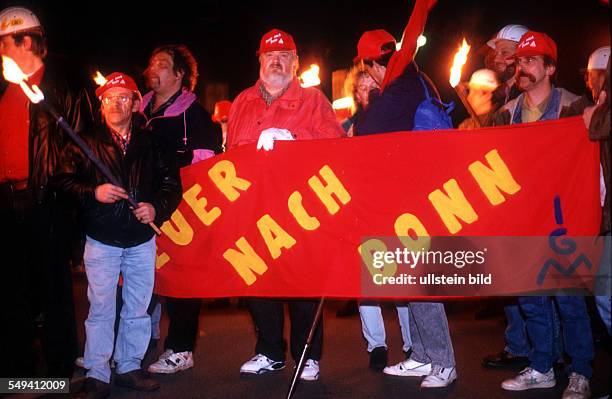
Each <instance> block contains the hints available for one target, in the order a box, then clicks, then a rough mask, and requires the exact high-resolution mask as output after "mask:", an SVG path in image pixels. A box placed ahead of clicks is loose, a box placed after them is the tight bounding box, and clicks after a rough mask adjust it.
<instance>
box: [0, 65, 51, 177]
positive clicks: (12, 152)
mask: <svg viewBox="0 0 612 399" xmlns="http://www.w3.org/2000/svg"><path fill="white" fill-rule="evenodd" d="M44 69H45V68H44V67H42V68H40V69H39V70H38V71H36V72H35V73H34V75H32V76H30V78H29V79H28V80H29V81H30V82H31V83H32V84H36V85H39V84H40V81H41V79H42V76H43V72H44ZM29 104H30V100H28V97H27V96H26V95H25V94H24V93H23V91H22V90H21V87H19V86H18V85H15V84H9V85H8V87H7V88H6V90H5V91H4V94H3V95H2V98H1V99H0V182H2V181H7V180H25V179H27V178H28V173H29V172H28V159H29V158H28V156H29V155H28V146H29V144H28V138H29V129H30V111H29Z"/></svg>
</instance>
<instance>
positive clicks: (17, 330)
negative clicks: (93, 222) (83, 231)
mask: <svg viewBox="0 0 612 399" xmlns="http://www.w3.org/2000/svg"><path fill="white" fill-rule="evenodd" d="M0 221H2V224H3V230H4V231H5V232H6V233H8V234H5V235H4V236H5V239H3V240H0V242H1V243H2V244H0V250H1V251H2V252H1V253H2V269H3V275H2V278H1V279H0V280H1V281H2V286H1V287H0V290H1V292H2V293H3V294H2V297H1V298H0V309H2V311H0V326H2V328H1V329H0V331H1V332H0V334H1V339H0V349H1V354H2V357H3V358H4V359H5V361H4V362H1V363H0V364H1V365H0V375H1V376H3V377H30V376H32V377H34V376H41V375H44V376H48V377H71V376H72V372H73V368H74V359H75V358H76V356H77V335H76V321H75V315H74V302H73V296H72V276H71V273H70V265H69V258H70V253H69V249H70V244H71V243H70V238H69V237H72V236H73V233H72V231H73V230H72V229H74V228H75V223H74V219H73V218H72V217H71V214H70V211H69V210H68V208H67V207H65V206H61V204H59V203H58V202H56V201H55V199H54V198H50V199H48V200H47V201H45V202H43V203H39V202H37V201H35V200H34V199H33V198H32V195H31V193H30V191H29V190H15V189H14V188H13V187H11V186H10V185H7V184H0ZM38 315H42V319H43V329H42V331H41V338H42V357H43V367H42V369H39V368H37V363H38V352H37V350H36V348H35V338H36V336H37V334H36V327H35V318H36V317H37V316H38Z"/></svg>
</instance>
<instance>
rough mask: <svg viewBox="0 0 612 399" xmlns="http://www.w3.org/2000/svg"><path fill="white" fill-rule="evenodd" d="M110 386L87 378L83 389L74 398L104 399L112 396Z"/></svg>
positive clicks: (82, 386)
mask: <svg viewBox="0 0 612 399" xmlns="http://www.w3.org/2000/svg"><path fill="white" fill-rule="evenodd" d="M110 392H111V389H110V384H107V383H106V382H103V381H100V380H96V379H95V378H91V377H87V378H86V379H85V382H84V383H83V385H81V388H80V389H79V390H78V391H76V392H75V393H74V394H73V395H72V397H73V398H75V399H102V398H106V397H108V396H110Z"/></svg>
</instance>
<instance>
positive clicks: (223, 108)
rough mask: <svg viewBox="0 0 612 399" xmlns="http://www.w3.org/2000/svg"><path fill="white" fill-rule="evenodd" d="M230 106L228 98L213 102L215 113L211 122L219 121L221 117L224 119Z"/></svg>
mask: <svg viewBox="0 0 612 399" xmlns="http://www.w3.org/2000/svg"><path fill="white" fill-rule="evenodd" d="M231 107H232V102H231V101H228V100H223V101H217V102H216V103H215V113H214V114H213V116H212V120H213V122H217V123H221V122H223V119H226V118H227V117H228V116H229V111H230V108H231Z"/></svg>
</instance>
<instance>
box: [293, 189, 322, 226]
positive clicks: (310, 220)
mask: <svg viewBox="0 0 612 399" xmlns="http://www.w3.org/2000/svg"><path fill="white" fill-rule="evenodd" d="M288 203H289V212H291V214H292V215H293V217H294V218H295V220H296V221H297V222H298V224H299V225H300V226H301V227H302V228H303V229H304V230H316V229H318V228H319V226H320V225H321V223H319V219H317V218H316V217H314V216H310V215H309V214H308V212H306V209H305V208H304V205H302V194H300V193H299V191H294V192H292V193H291V195H290V196H289V201H288Z"/></svg>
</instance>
